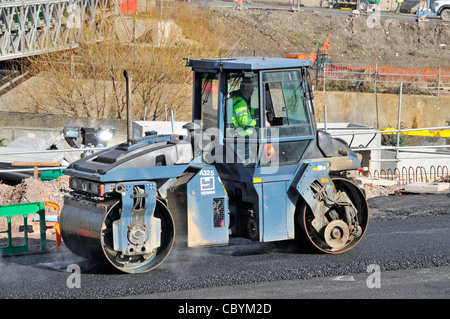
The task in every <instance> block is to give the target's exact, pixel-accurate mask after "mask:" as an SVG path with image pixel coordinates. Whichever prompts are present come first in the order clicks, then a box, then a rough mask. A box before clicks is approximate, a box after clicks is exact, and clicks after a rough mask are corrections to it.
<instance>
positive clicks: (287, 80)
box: [263, 70, 312, 137]
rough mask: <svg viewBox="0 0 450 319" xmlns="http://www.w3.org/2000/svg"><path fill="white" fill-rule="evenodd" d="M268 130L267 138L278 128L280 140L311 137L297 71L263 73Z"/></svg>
mask: <svg viewBox="0 0 450 319" xmlns="http://www.w3.org/2000/svg"><path fill="white" fill-rule="evenodd" d="M263 86H264V95H263V96H264V113H265V116H266V125H265V127H266V128H267V130H268V132H267V133H268V136H270V135H271V134H270V133H271V131H274V128H276V131H277V135H278V136H279V137H291V136H307V135H311V134H312V128H311V123H310V119H309V114H308V112H307V108H306V105H305V103H304V93H303V87H302V81H301V75H300V72H299V71H298V70H285V71H272V72H264V73H263Z"/></svg>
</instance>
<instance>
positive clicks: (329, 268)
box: [0, 194, 450, 299]
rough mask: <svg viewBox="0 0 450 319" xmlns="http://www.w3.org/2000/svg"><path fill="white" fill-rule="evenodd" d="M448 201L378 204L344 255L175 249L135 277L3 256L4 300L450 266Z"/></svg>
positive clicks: (52, 258) (245, 247)
mask: <svg viewBox="0 0 450 319" xmlns="http://www.w3.org/2000/svg"><path fill="white" fill-rule="evenodd" d="M449 203H450V197H449V196H448V195H447V194H445V195H404V196H388V197H382V198H375V199H371V200H369V206H370V208H371V211H373V214H372V217H371V221H370V222H369V227H368V230H367V232H366V234H365V236H364V238H363V239H362V240H361V242H360V243H359V244H358V245H357V246H356V247H355V248H353V249H352V250H350V251H348V252H346V253H345V254H341V255H323V254H310V253H307V252H304V251H302V250H301V249H299V248H298V247H297V246H296V245H295V244H294V243H293V242H292V241H284V242H274V243H255V242H251V241H249V240H246V239H242V238H234V239H231V241H230V245H228V246H222V247H213V248H195V249H193V248H177V249H174V250H173V251H172V252H171V254H170V256H169V257H168V259H167V260H166V261H165V262H164V263H163V264H162V265H161V266H160V267H158V268H157V269H155V270H153V271H151V272H149V273H145V274H135V275H126V274H118V273H116V272H115V271H113V270H111V268H109V267H103V266H98V265H96V264H93V263H92V262H90V261H87V260H85V259H82V258H80V257H78V256H75V255H73V254H72V253H71V252H70V251H68V250H67V249H66V248H64V247H62V248H61V249H60V250H58V251H54V252H51V253H46V254H37V255H24V256H15V257H3V258H1V259H0V287H2V289H0V298H45V299H59V298H63V299H66V298H87V299H96V298H122V297H130V296H144V295H145V296H148V295H151V294H155V293H170V292H177V291H186V290H192V289H208V288H217V287H222V286H232V285H241V287H243V286H242V285H244V286H245V285H248V284H255V283H263V282H265V283H270V282H274V283H279V284H280V285H282V284H283V282H284V281H286V280H308V279H313V278H325V277H330V276H347V275H355V274H367V269H368V266H369V265H372V264H376V265H378V266H379V267H380V270H381V271H396V270H407V269H423V268H427V269H433V268H436V267H443V266H444V267H446V266H450V249H449V247H450V246H449V240H450V205H448V204H449ZM69 265H77V266H79V267H80V270H81V276H80V288H69V287H68V284H67V283H68V281H70V280H71V275H72V273H71V272H68V271H67V270H68V266H69ZM447 293H448V292H447ZM249 297H251V296H249ZM273 297H276V296H267V298H273ZM211 298H213V296H211Z"/></svg>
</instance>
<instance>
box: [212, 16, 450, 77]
mask: <svg viewBox="0 0 450 319" xmlns="http://www.w3.org/2000/svg"><path fill="white" fill-rule="evenodd" d="M211 14H213V15H215V16H216V17H218V18H219V19H221V20H222V21H223V22H225V24H226V25H228V26H230V28H231V29H232V32H230V33H229V38H228V39H227V40H228V42H230V43H232V45H231V47H233V46H234V45H235V44H236V43H237V44H236V47H235V48H234V50H233V51H232V52H230V53H229V55H231V56H232V55H253V54H256V55H264V56H285V55H286V54H287V53H293V52H297V53H300V52H301V53H311V52H315V51H317V49H318V48H319V47H321V46H322V44H323V43H324V41H325V39H326V37H327V36H328V34H330V33H331V34H332V35H331V38H330V41H329V43H330V44H331V46H332V48H331V51H330V57H331V60H332V61H333V62H336V63H353V64H380V65H390V66H399V67H414V68H438V67H441V68H446V69H448V68H450V23H447V22H442V21H438V20H434V21H431V20H430V21H421V22H416V21H406V20H401V19H384V18H383V19H381V20H380V21H379V22H377V21H376V20H374V18H376V16H373V15H372V16H371V15H369V16H353V17H350V16H345V15H337V14H325V13H316V12H306V11H301V12H288V11H281V10H257V9H248V10H243V11H239V10H233V9H214V10H213V11H212V13H211Z"/></svg>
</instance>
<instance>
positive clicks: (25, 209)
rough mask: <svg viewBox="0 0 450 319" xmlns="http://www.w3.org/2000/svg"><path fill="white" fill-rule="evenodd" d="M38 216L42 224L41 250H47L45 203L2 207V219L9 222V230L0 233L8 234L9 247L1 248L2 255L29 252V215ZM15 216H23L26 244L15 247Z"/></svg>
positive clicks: (0, 214)
mask: <svg viewBox="0 0 450 319" xmlns="http://www.w3.org/2000/svg"><path fill="white" fill-rule="evenodd" d="M32 214H38V215H39V223H40V241H41V247H40V250H41V251H43V250H46V239H47V238H46V224H45V202H34V203H23V204H12V205H1V206H0V218H1V217H6V218H7V220H8V229H7V230H5V231H0V233H6V234H8V245H7V246H5V247H0V254H2V255H6V254H15V253H24V252H28V250H29V246H28V220H27V218H28V215H32ZM13 216H23V231H24V242H23V245H17V246H15V245H13V236H12V217H13Z"/></svg>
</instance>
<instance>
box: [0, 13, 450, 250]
mask: <svg viewBox="0 0 450 319" xmlns="http://www.w3.org/2000/svg"><path fill="white" fill-rule="evenodd" d="M210 14H211V15H212V16H215V17H216V18H217V19H219V21H220V22H221V23H220V25H221V26H227V27H228V28H230V32H229V39H228V42H229V43H231V44H232V46H233V45H235V47H234V48H233V49H231V48H232V46H231V47H230V49H231V51H230V52H229V55H253V54H255V55H264V56H284V55H286V54H287V53H293V52H306V53H310V52H315V51H316V50H317V49H318V48H319V47H320V46H321V45H322V44H323V42H324V41H325V39H326V37H327V36H328V34H329V33H331V34H332V36H331V38H330V44H331V51H330V58H331V60H332V61H333V62H336V63H348V64H380V65H391V66H398V67H412V68H439V67H441V68H450V51H449V49H450V48H449V47H450V23H448V22H442V21H438V20H433V21H421V22H415V21H406V20H402V19H382V20H381V21H380V24H379V26H376V27H373V26H372V25H371V24H370V21H369V20H368V18H369V17H368V16H363V15H355V16H349V15H336V14H326V13H319V12H314V11H313V12H307V11H299V12H289V11H287V10H261V9H248V10H236V9H230V8H214V9H211V13H210ZM368 22H369V23H368ZM363 187H364V188H365V189H366V192H367V196H368V198H374V197H379V196H387V195H392V194H394V193H395V192H396V190H398V188H397V187H389V186H388V187H387V186H374V185H371V184H366V185H364V186H363ZM67 188H68V180H67V177H63V178H61V179H60V180H54V181H48V182H42V181H39V180H34V179H32V178H29V179H26V180H24V181H23V182H22V183H20V184H18V185H15V186H11V185H7V184H4V183H2V182H0V205H7V204H13V203H23V202H34V201H47V200H48V201H53V202H56V203H58V204H60V205H61V206H62V205H63V201H62V195H61V189H67ZM49 213H50V214H54V211H52V212H49ZM29 218H30V221H31V218H32V216H30V217H29ZM6 223H7V221H6V218H0V231H3V230H5V229H6V227H7V225H6ZM14 223H16V225H15V226H14V228H13V235H15V236H19V237H20V236H23V235H21V234H23V233H20V232H19V227H18V226H19V224H23V221H20V218H18V219H15V220H14ZM29 224H30V225H31V224H32V223H31V222H30V223H29ZM54 236H55V235H54V231H52V232H48V238H49V239H50V240H54ZM5 237H6V234H0V246H3V244H4V243H5V240H6V238H5ZM38 238H39V230H37V231H35V232H33V233H31V234H30V239H32V240H30V244H32V245H33V247H31V248H32V249H36V248H37V249H38V240H37V239H38ZM35 244H36V245H35Z"/></svg>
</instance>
